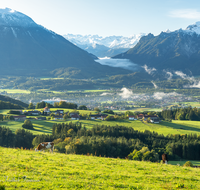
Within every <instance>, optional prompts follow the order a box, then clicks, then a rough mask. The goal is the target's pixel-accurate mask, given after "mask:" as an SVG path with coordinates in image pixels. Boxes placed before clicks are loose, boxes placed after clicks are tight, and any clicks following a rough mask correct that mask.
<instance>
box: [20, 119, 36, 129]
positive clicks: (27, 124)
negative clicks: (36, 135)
mask: <svg viewBox="0 0 200 190" xmlns="http://www.w3.org/2000/svg"><path fill="white" fill-rule="evenodd" d="M22 127H23V128H24V129H34V128H33V124H32V123H31V121H30V120H29V119H26V120H25V121H24V124H23V125H22Z"/></svg>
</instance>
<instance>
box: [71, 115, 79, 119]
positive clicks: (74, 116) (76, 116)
mask: <svg viewBox="0 0 200 190" xmlns="http://www.w3.org/2000/svg"><path fill="white" fill-rule="evenodd" d="M71 120H80V116H79V115H78V114H74V115H71Z"/></svg>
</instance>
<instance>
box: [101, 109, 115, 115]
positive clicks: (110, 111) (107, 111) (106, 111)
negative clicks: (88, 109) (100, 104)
mask: <svg viewBox="0 0 200 190" xmlns="http://www.w3.org/2000/svg"><path fill="white" fill-rule="evenodd" d="M103 113H109V114H114V112H113V111H112V110H109V109H107V110H104V111H103Z"/></svg>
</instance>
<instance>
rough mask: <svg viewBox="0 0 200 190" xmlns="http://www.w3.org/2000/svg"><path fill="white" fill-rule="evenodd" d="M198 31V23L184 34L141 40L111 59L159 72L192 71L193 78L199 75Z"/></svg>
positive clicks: (170, 33)
mask: <svg viewBox="0 0 200 190" xmlns="http://www.w3.org/2000/svg"><path fill="white" fill-rule="evenodd" d="M199 28H200V23H196V24H194V25H191V26H189V27H188V28H187V29H186V30H182V29H180V30H177V31H174V32H162V33H161V34H160V35H158V36H154V35H153V34H149V35H147V36H143V37H142V38H141V39H140V41H139V43H138V44H137V45H136V46H135V47H134V48H132V49H130V50H129V51H127V52H126V53H123V54H119V55H117V56H115V57H114V58H121V59H124V58H127V59H130V60H131V61H133V62H134V63H137V64H139V65H141V66H143V65H147V66H149V67H155V68H156V69H158V70H163V69H164V70H169V71H176V70H181V71H183V72H187V73H189V72H190V71H191V72H192V73H193V74H194V75H199V72H200V68H199V64H200V51H199V49H200V35H199V33H198V32H197V31H198V30H197V29H199Z"/></svg>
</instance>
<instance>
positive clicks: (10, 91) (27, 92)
mask: <svg viewBox="0 0 200 190" xmlns="http://www.w3.org/2000/svg"><path fill="white" fill-rule="evenodd" d="M4 91H5V92H7V93H8V94H30V91H29V90H20V89H0V92H4Z"/></svg>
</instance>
